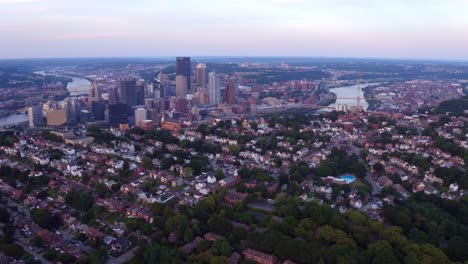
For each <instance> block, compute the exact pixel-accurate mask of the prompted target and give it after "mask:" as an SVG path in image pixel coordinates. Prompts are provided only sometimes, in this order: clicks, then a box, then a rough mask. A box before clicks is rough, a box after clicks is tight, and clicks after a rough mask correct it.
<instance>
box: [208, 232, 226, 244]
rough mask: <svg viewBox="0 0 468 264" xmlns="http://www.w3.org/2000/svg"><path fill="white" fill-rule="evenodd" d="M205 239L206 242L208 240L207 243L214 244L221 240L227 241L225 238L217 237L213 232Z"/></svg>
mask: <svg viewBox="0 0 468 264" xmlns="http://www.w3.org/2000/svg"><path fill="white" fill-rule="evenodd" d="M203 237H204V238H205V240H207V241H212V242H214V241H219V240H225V239H226V238H225V237H223V236H220V235H216V234H214V233H211V232H209V233H206V234H205V235H204V236H203Z"/></svg>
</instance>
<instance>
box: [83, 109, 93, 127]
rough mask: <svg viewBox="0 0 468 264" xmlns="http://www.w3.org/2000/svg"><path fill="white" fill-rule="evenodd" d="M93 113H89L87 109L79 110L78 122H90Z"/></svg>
mask: <svg viewBox="0 0 468 264" xmlns="http://www.w3.org/2000/svg"><path fill="white" fill-rule="evenodd" d="M92 117H93V113H91V112H90V111H89V110H86V109H83V110H81V111H80V122H81V123H83V124H86V123H88V122H90V121H91V120H92V119H93V118H92Z"/></svg>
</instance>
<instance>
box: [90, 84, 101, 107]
mask: <svg viewBox="0 0 468 264" xmlns="http://www.w3.org/2000/svg"><path fill="white" fill-rule="evenodd" d="M100 98H101V94H100V93H99V87H98V84H97V82H96V80H94V82H93V84H92V85H91V86H90V87H89V93H88V102H89V104H90V105H91V102H94V101H99V99H100Z"/></svg>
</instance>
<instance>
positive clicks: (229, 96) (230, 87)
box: [224, 80, 237, 105]
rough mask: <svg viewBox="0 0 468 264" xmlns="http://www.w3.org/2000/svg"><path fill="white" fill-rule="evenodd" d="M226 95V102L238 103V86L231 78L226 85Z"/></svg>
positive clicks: (230, 103)
mask: <svg viewBox="0 0 468 264" xmlns="http://www.w3.org/2000/svg"><path fill="white" fill-rule="evenodd" d="M225 94H226V97H225V100H224V101H225V102H226V104H229V105H233V104H236V99H237V98H236V86H235V85H234V82H233V81H232V80H229V81H228V83H227V85H226V91H225Z"/></svg>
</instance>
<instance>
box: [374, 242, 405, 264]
mask: <svg viewBox="0 0 468 264" xmlns="http://www.w3.org/2000/svg"><path fill="white" fill-rule="evenodd" d="M367 251H368V252H369V257H370V260H371V263H375V264H393V263H395V264H397V263H400V262H399V261H398V258H397V257H396V256H395V253H394V252H393V248H392V246H391V245H390V244H389V243H388V242H387V241H379V242H375V243H372V244H370V245H369V246H368V247H367Z"/></svg>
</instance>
